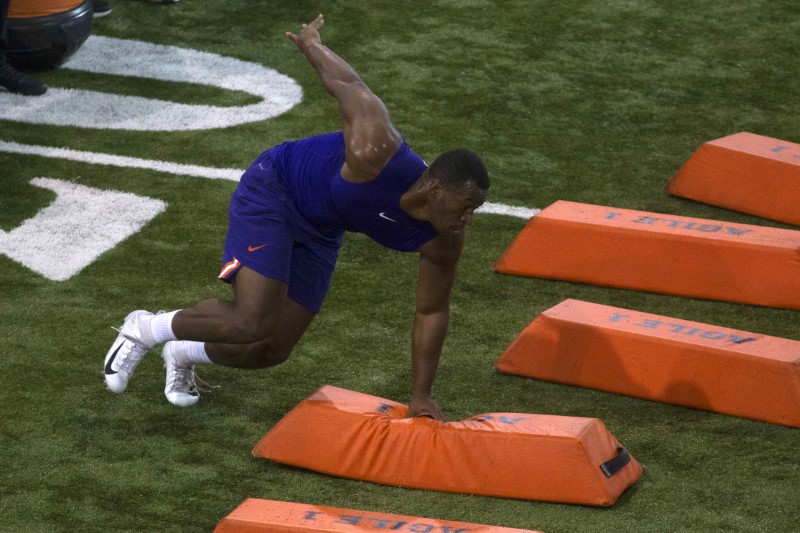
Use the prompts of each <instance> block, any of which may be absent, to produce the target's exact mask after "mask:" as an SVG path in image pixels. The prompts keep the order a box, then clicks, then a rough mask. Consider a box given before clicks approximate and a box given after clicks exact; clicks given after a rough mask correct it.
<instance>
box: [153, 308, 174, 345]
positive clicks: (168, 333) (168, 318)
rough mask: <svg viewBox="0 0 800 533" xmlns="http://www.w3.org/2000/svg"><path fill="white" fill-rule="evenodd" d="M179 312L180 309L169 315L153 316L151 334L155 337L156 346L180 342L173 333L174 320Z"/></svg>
mask: <svg viewBox="0 0 800 533" xmlns="http://www.w3.org/2000/svg"><path fill="white" fill-rule="evenodd" d="M179 311H180V309H178V311H172V312H169V313H161V314H158V315H153V316H152V317H151V318H150V333H151V334H152V336H153V341H155V344H161V343H162V342H167V341H174V340H178V338H177V337H176V336H175V334H174V333H173V332H172V319H173V318H174V317H175V315H176V314H177V313H178V312H179Z"/></svg>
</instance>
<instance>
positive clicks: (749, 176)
mask: <svg viewBox="0 0 800 533" xmlns="http://www.w3.org/2000/svg"><path fill="white" fill-rule="evenodd" d="M667 191H668V192H670V193H672V194H674V195H676V196H682V197H684V198H690V199H692V200H697V201H698V202H704V203H707V204H711V205H717V206H720V207H726V208H728V209H733V210H735V211H742V212H744V213H750V214H752V215H758V216H761V217H764V218H770V219H773V220H778V221H780V222H787V223H789V224H796V225H798V226H800V144H795V143H790V142H787V141H781V140H780V139H773V138H771V137H763V136H761V135H756V134H754V133H746V132H743V133H736V134H735V135H729V136H728V137H723V138H721V139H716V140H713V141H709V142H707V143H705V144H703V145H702V146H701V147H700V148H698V149H697V151H696V152H695V153H694V154H693V155H692V157H690V158H689V160H688V161H686V163H685V164H684V165H683V167H681V169H680V170H679V171H678V173H677V174H676V175H675V176H674V177H673V178H672V179H671V180H670V181H669V183H668V184H667Z"/></svg>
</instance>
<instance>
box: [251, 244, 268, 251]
mask: <svg viewBox="0 0 800 533" xmlns="http://www.w3.org/2000/svg"><path fill="white" fill-rule="evenodd" d="M265 246H268V245H266V244H262V245H261V246H253V245H250V246H248V247H247V251H248V252H255V251H256V250H260V249H262V248H263V247H265Z"/></svg>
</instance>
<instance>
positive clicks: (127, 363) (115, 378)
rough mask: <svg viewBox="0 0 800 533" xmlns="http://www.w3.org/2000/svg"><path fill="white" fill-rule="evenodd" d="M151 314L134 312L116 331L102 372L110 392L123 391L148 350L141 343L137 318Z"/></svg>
mask: <svg viewBox="0 0 800 533" xmlns="http://www.w3.org/2000/svg"><path fill="white" fill-rule="evenodd" d="M152 314H153V313H150V312H148V311H134V312H132V313H131V314H129V315H128V316H126V317H125V321H124V322H123V323H122V327H121V328H120V329H118V330H117V331H119V335H117V339H116V340H115V341H114V344H112V345H111V349H110V350H108V354H106V361H105V369H104V371H103V374H104V377H105V380H106V386H107V387H108V390H110V391H111V392H115V393H117V394H120V393H121V392H124V391H125V389H126V388H127V387H128V381H130V379H131V377H132V376H133V372H134V370H136V366H137V365H138V364H139V363H140V362H141V361H142V359H144V356H145V355H147V352H148V351H149V350H150V348H151V346H148V345H147V344H145V343H144V342H143V341H142V336H141V334H140V333H139V318H140V317H141V316H143V315H152ZM114 329H116V328H114Z"/></svg>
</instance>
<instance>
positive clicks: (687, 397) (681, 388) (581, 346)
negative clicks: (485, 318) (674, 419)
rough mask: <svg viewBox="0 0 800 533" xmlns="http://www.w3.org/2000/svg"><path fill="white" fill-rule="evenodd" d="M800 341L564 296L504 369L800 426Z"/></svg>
mask: <svg viewBox="0 0 800 533" xmlns="http://www.w3.org/2000/svg"><path fill="white" fill-rule="evenodd" d="M799 365H800V342H798V341H793V340H789V339H781V338H778V337H769V336H767V335H758V334H756V333H746V332H742V331H738V330H732V329H727V328H721V327H718V326H710V325H708V324H700V323H697V322H689V321H686V320H679V319H675V318H669V317H664V316H659V315H651V314H647V313H640V312H637V311H630V310H628V309H620V308H617V307H608V306H605V305H598V304H593V303H588V302H582V301H579V300H566V301H564V302H562V303H560V304H558V305H556V306H555V307H552V308H550V309H548V310H547V311H545V312H543V313H542V314H541V315H539V316H538V317H537V318H536V319H535V320H534V321H533V322H532V323H531V324H530V325H529V326H528V327H527V328H525V330H524V331H523V332H522V333H521V334H520V335H519V337H517V339H516V340H514V342H513V343H512V344H511V345H510V346H509V347H508V349H507V350H506V351H505V352H504V353H503V355H501V356H500V359H499V360H498V361H497V364H496V367H497V370H499V371H500V372H505V373H508V374H518V375H521V376H527V377H532V378H538V379H544V380H547V381H556V382H559V383H569V384H571V385H580V386H582V387H591V388H593V389H600V390H604V391H609V392H616V393H619V394H626V395H628V396H636V397H639V398H646V399H648V400H654V401H657V402H666V403H672V404H677V405H683V406H687V407H694V408H697V409H707V410H709V411H715V412H718V413H725V414H729V415H734V416H741V417H745V418H751V419H754V420H761V421H764V422H772V423H775V424H783V425H787V426H794V427H800V366H799Z"/></svg>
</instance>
